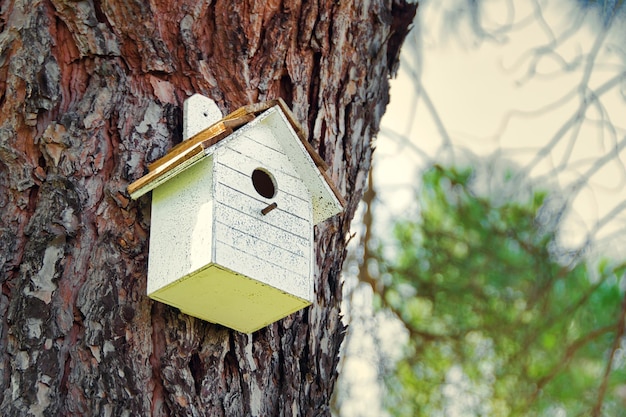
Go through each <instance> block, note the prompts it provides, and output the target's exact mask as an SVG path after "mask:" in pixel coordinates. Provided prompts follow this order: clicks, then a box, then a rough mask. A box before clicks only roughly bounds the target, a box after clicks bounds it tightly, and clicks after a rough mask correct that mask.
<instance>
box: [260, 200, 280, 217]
mask: <svg viewBox="0 0 626 417" xmlns="http://www.w3.org/2000/svg"><path fill="white" fill-rule="evenodd" d="M276 207H278V204H276V202H274V203H272V204H270V205H269V206H267V207H265V208H264V209H263V210H261V214H263V215H264V216H265V215H266V214H267V213H269V212H270V211H272V210H274V209H275V208H276Z"/></svg>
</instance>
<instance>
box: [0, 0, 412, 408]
mask: <svg viewBox="0 0 626 417" xmlns="http://www.w3.org/2000/svg"><path fill="white" fill-rule="evenodd" d="M415 8H416V6H415V5H406V4H404V2H403V1H401V0H393V1H392V0H386V1H385V0H371V1H360V2H352V1H334V0H318V1H310V2H300V1H293V2H291V1H285V2H282V1H280V0H274V1H256V2H255V1H245V2H233V1H230V0H228V1H218V0H215V1H197V0H183V1H178V0H177V1H173V0H169V1H168V0H151V1H144V0H102V1H100V0H82V1H70V0H40V1H27V0H5V1H0V94H1V95H0V108H1V109H0V213H1V216H0V271H1V273H0V284H1V286H2V292H1V295H0V414H1V415H3V416H23V415H34V416H40V415H41V416H43V415H46V416H51V415H55V416H56V415H81V416H82V415H99V416H100V415H102V416H139V415H152V416H175V415H176V416H187V415H188V416H204V415H206V416H220V415H226V416H244V415H253V416H270V415H311V416H313V415H328V414H329V401H330V397H331V393H332V390H333V385H334V382H335V379H336V366H337V361H338V352H339V346H340V344H341V341H342V339H343V332H344V330H345V329H344V326H343V324H342V323H341V315H340V311H339V305H340V300H341V283H340V276H339V274H340V269H341V264H342V261H343V259H344V254H345V242H346V239H347V234H348V230H349V225H350V220H351V219H352V216H353V214H354V211H355V209H356V206H357V204H358V202H359V200H360V198H361V195H362V192H363V187H364V182H365V178H366V176H367V172H368V169H369V167H370V160H371V156H372V146H371V142H372V137H373V135H374V134H375V133H376V132H377V130H378V125H379V121H380V118H381V116H382V114H383V111H384V109H385V106H386V104H387V102H388V78H389V75H390V72H391V71H393V69H394V65H396V62H397V58H398V52H399V47H400V45H401V43H402V40H403V38H404V36H405V34H406V32H407V30H408V29H407V28H408V24H409V22H410V21H411V19H412V17H413V14H414V13H415ZM196 92H198V93H202V94H205V95H207V96H210V97H212V98H213V99H214V100H216V101H217V102H218V104H219V105H220V107H221V108H222V110H223V111H224V112H228V111H231V110H234V109H236V108H238V107H239V106H241V105H245V104H248V103H252V102H257V101H261V100H266V99H271V98H276V97H282V98H283V99H284V100H285V101H286V102H287V103H288V104H289V105H290V106H291V107H292V108H293V111H294V113H295V115H296V116H297V118H298V119H299V120H300V121H301V122H302V124H303V126H304V129H305V130H306V131H307V132H308V134H309V138H310V139H309V140H310V142H311V143H312V144H313V146H314V147H315V148H316V149H317V150H318V151H319V153H320V154H321V156H322V157H323V158H324V159H325V160H326V162H328V164H329V165H330V167H331V168H330V172H329V174H330V175H331V177H332V178H333V179H334V181H336V183H337V185H338V187H339V189H340V190H341V192H342V194H343V195H344V196H345V197H346V200H347V202H348V204H347V207H346V210H345V212H344V213H343V214H342V215H340V216H336V217H335V218H333V219H331V220H329V221H327V222H326V223H324V224H323V225H321V226H320V227H318V228H317V229H316V233H315V239H316V242H317V243H316V245H317V248H316V257H317V268H316V294H317V301H316V303H315V304H314V305H313V306H311V307H309V308H307V309H306V310H304V311H302V312H300V313H296V314H294V315H291V316H290V317H288V318H286V319H284V320H282V321H280V322H279V323H276V324H274V325H271V326H269V327H267V328H265V329H263V330H261V331H258V332H256V333H255V334H253V335H251V336H249V335H245V334H240V333H237V332H234V331H230V330H228V329H225V328H222V327H220V326H217V325H213V324H209V323H206V322H203V321H200V320H197V319H194V318H192V317H189V316H186V315H184V314H180V313H179V312H178V311H176V310H175V309H172V308H170V307H168V306H165V305H163V304H160V303H156V302H152V301H150V300H149V299H148V298H147V297H146V296H145V287H146V269H147V254H148V235H149V229H150V205H149V203H150V199H149V197H146V198H142V199H141V200H140V201H138V202H133V201H130V200H129V197H128V195H127V193H126V186H127V185H128V183H129V182H131V181H133V180H135V179H137V178H139V177H140V176H142V175H143V174H144V173H145V172H146V169H147V168H146V167H147V164H148V163H150V162H152V161H154V160H155V159H157V158H159V157H160V156H162V155H164V154H165V153H166V151H167V150H168V149H169V148H170V147H172V146H173V145H174V144H176V143H177V142H179V141H180V140H181V106H182V102H183V100H184V99H185V98H186V97H187V96H189V95H191V94H193V93H196Z"/></svg>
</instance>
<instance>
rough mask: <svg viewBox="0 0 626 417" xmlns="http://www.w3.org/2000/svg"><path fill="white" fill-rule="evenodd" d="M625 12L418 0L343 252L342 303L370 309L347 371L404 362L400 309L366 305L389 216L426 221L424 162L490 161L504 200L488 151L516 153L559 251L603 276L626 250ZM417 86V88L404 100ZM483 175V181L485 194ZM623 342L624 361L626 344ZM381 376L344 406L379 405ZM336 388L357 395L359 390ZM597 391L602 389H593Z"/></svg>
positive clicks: (507, 193) (616, 7) (359, 325)
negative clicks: (419, 195)
mask: <svg viewBox="0 0 626 417" xmlns="http://www.w3.org/2000/svg"><path fill="white" fill-rule="evenodd" d="M623 19H624V8H623V2H621V1H617V2H615V1H569V0H563V1H555V0H551V1H530V2H516V1H504V2H490V1H464V0H461V1H448V2H429V1H423V2H421V4H420V13H419V15H418V16H417V19H416V21H415V28H414V30H413V31H412V32H411V34H410V35H409V39H408V41H407V44H406V45H405V47H404V48H403V56H402V63H401V65H400V70H399V80H398V81H397V82H399V83H401V84H400V85H398V87H397V89H396V87H395V86H394V87H392V97H393V98H394V100H392V105H391V107H390V109H389V112H388V113H387V114H388V115H394V116H398V117H395V118H388V119H387V120H388V122H387V123H386V122H385V120H383V127H382V129H381V133H382V134H381V138H380V139H379V140H378V145H377V153H376V158H377V159H376V160H375V169H374V175H373V179H374V181H373V182H374V183H375V185H376V187H375V190H373V191H372V192H366V197H367V196H370V197H371V198H369V199H367V201H366V205H364V209H363V218H364V222H363V225H362V226H361V227H360V228H357V229H355V230H357V232H360V239H354V242H355V243H357V244H356V245H355V246H354V248H355V250H354V252H353V256H352V259H350V262H347V268H346V272H347V273H346V276H347V282H346V288H347V289H348V290H349V291H348V296H347V300H346V305H347V306H348V307H349V308H352V306H358V308H359V309H360V311H358V312H357V313H354V314H353V313H352V310H348V316H349V318H350V319H351V320H350V323H351V326H350V328H351V329H352V330H353V331H354V335H350V334H349V335H348V341H350V342H351V341H354V343H348V345H347V346H346V350H345V352H347V354H346V355H345V357H346V361H345V362H346V363H348V368H349V369H354V367H353V365H352V364H353V363H354V362H356V360H352V357H354V356H357V360H360V361H361V364H363V363H367V362H369V365H370V369H371V372H372V373H373V374H377V375H378V376H379V378H382V377H383V376H384V375H385V374H386V373H387V372H389V371H390V370H394V369H395V368H394V366H393V361H394V357H393V355H391V357H390V354H389V352H390V351H394V352H396V353H397V350H396V349H394V348H393V346H389V345H390V344H391V343H386V341H387V340H394V342H395V344H396V345H399V344H401V343H400V342H399V341H400V340H405V339H403V337H406V334H403V333H402V332H401V331H400V332H398V331H395V332H390V331H389V329H390V328H394V326H396V325H397V323H398V321H396V320H389V317H390V314H388V313H380V314H373V316H366V314H365V313H363V312H362V309H363V308H364V307H365V308H367V307H368V306H371V300H372V298H375V296H376V294H377V293H378V294H380V293H382V292H383V289H384V287H385V285H386V284H389V281H388V279H389V275H386V276H384V277H377V276H375V275H374V276H372V274H371V273H374V272H375V271H376V269H377V268H376V266H377V262H376V259H375V255H376V253H375V249H376V247H378V245H379V243H380V242H381V241H382V242H385V241H386V239H388V238H389V237H390V235H391V225H390V223H391V222H392V221H393V220H395V219H397V218H399V217H406V216H412V217H407V218H408V219H410V220H407V221H409V222H414V223H419V221H420V220H419V215H420V211H419V210H420V209H417V208H415V206H416V205H419V204H420V202H419V201H416V200H415V199H414V193H412V191H409V190H414V189H415V187H416V186H418V187H419V186H420V185H419V184H420V181H421V177H422V174H423V172H424V171H425V170H427V169H429V168H430V167H432V166H434V165H437V164H439V165H441V166H445V167H450V166H459V165H461V166H472V167H473V168H474V169H476V170H478V171H483V170H484V171H486V172H487V173H486V174H485V175H481V177H482V178H492V179H494V181H495V182H496V183H497V184H496V185H497V186H496V187H495V188H489V187H487V189H490V190H491V191H492V192H493V193H491V194H490V193H487V192H484V193H482V194H481V195H482V196H489V198H490V199H495V200H493V202H494V203H496V204H495V206H498V205H501V204H503V203H504V202H506V201H507V199H510V198H514V197H516V195H515V193H513V194H512V192H513V191H512V190H511V189H506V188H504V187H502V184H503V183H502V178H503V177H502V176H501V175H500V174H501V171H498V170H495V171H493V170H492V168H493V167H491V166H489V164H487V165H485V164H484V157H485V156H486V155H490V156H492V157H493V158H494V159H495V160H498V159H502V160H513V161H515V163H516V165H517V167H518V169H516V170H515V171H514V172H515V176H516V181H515V182H511V181H509V182H508V183H509V184H514V185H512V186H510V188H512V189H513V190H514V191H516V190H518V189H519V188H517V187H519V184H523V185H524V186H525V187H530V189H531V190H550V192H549V193H548V194H547V198H546V200H545V202H544V203H545V205H546V206H547V207H548V208H547V209H544V210H542V218H541V219H542V221H543V222H548V221H549V222H552V229H551V230H552V233H554V239H552V240H551V242H552V243H551V244H550V247H549V250H550V253H551V255H553V258H552V260H551V262H556V263H557V264H559V265H570V266H574V265H585V267H584V268H585V269H586V271H587V272H586V273H588V275H589V276H591V277H592V278H594V279H595V278H596V277H597V276H598V274H599V269H598V267H597V265H596V263H597V262H599V261H598V259H601V258H602V257H605V258H606V257H607V256H609V255H612V256H614V257H615V258H616V259H623V251H622V250H621V249H622V248H623V247H624V244H623V237H624V236H626V235H625V234H624V225H625V224H626V223H625V222H624V220H625V214H626V211H625V210H624V208H625V207H626V193H625V192H624V191H625V190H626V189H625V188H624V186H623V184H624V180H625V179H626V175H625V172H626V170H625V169H624V162H623V161H624V156H625V152H624V147H625V145H626V140H625V139H624V138H625V137H626V125H625V124H624V123H623V117H621V114H623V113H624V111H626V104H625V103H626V101H624V79H625V78H624V76H625V71H624V69H625V68H626V65H625V60H624V57H626V51H625V50H624V46H623V38H624V33H623V28H624V25H623V22H624V20H623ZM433 50H434V52H433ZM441 50H444V51H447V53H441ZM485 51H488V52H485ZM441 55H445V57H444V58H440V56H441ZM477 61H480V62H482V63H485V62H489V63H491V65H490V66H489V65H476V62H477ZM455 68H460V69H461V70H460V71H455V70H454V69H455ZM433 74H437V75H433ZM496 82H498V83H496ZM408 90H411V92H412V94H411V95H408V94H407V95H406V98H405V99H404V100H403V101H402V100H400V101H398V96H402V95H404V92H405V91H408ZM394 103H399V104H398V105H397V106H396V105H395V104H394ZM391 172H395V173H396V175H395V176H392V175H390V173H391ZM414 172H415V174H414ZM486 184H487V181H481V183H480V184H479V185H476V184H474V186H475V187H479V188H480V189H481V190H482V191H484V188H485V186H486ZM371 187H374V185H373V184H371ZM526 195H527V197H529V196H530V194H528V192H527V194H526ZM407 201H410V202H409V203H406V202H407ZM407 207H409V209H407ZM547 213H549V214H550V215H547ZM368 219H369V221H368ZM387 243H388V242H387ZM386 255H388V256H389V257H387V258H385V259H387V260H389V259H393V258H392V257H391V256H390V254H389V253H386ZM587 261H591V264H589V266H586V262H587ZM609 265H610V264H609ZM382 267H383V268H384V265H382ZM609 270H610V268H609ZM351 277H352V279H351ZM357 279H358V280H360V281H359V282H360V284H359V283H357ZM386 279H387V280H386ZM403 300H404V301H406V302H408V300H407V299H404V298H403ZM370 308H371V307H370ZM383 311H384V310H383ZM364 316H366V317H364ZM617 318H618V316H615V319H616V320H617ZM399 322H400V324H401V325H404V323H403V322H402V321H401V320H400V321H399ZM617 339H619V338H616V339H611V337H610V336H609V337H608V340H617ZM363 340H366V341H370V342H371V346H372V348H371V349H368V347H369V346H370V345H368V344H367V342H363ZM622 343H623V342H622ZM598 346H601V348H602V349H605V352H606V353H607V354H608V352H610V351H611V348H612V346H611V343H609V342H607V343H604V344H600V345H598ZM381 347H382V348H381ZM617 352H618V354H617V358H618V360H617V361H616V364H618V365H619V364H622V363H623V362H622V361H621V359H619V358H621V356H620V355H621V353H620V352H621V348H619V349H618V351H617ZM395 358H397V356H395ZM415 360H418V358H416V359H415ZM554 360H557V358H556V357H555V358H554ZM618 365H615V366H618ZM620 366H623V365H620ZM344 375H345V374H344ZM361 375H366V374H365V373H361ZM457 375H460V374H458V373H457ZM340 386H343V383H340ZM371 387H372V385H370V386H369V387H366V388H365V389H370V391H368V394H370V395H368V394H365V395H362V396H360V397H359V398H358V399H353V400H350V399H347V398H346V397H345V396H344V397H343V401H342V400H338V401H337V402H338V403H342V404H347V405H348V406H346V407H344V408H345V410H346V412H345V413H343V412H342V413H341V415H342V416H354V415H359V416H367V415H379V414H380V413H381V412H380V411H378V412H376V411H374V412H371V411H369V410H371V409H372V408H373V407H371V404H369V405H370V406H369V407H367V406H363V407H362V408H361V409H360V410H359V412H358V413H355V412H352V413H351V412H350V411H353V410H354V409H355V407H354V406H353V404H354V403H357V402H360V403H364V402H366V401H367V400H368V399H369V398H371V397H375V396H374V395H371V393H372V392H376V391H371ZM374 388H377V387H376V386H374ZM620 390H621V391H620ZM618 391H620V392H623V387H622V388H619V389H618ZM339 392H340V393H341V392H351V393H352V394H354V389H353V388H350V387H348V388H345V387H344V388H343V389H342V390H339ZM590 392H591V393H594V395H595V394H598V393H599V392H600V390H599V389H598V387H597V386H596V388H595V389H593V390H591V391H590ZM622 395H623V394H622ZM381 398H383V399H384V398H385V395H384V393H383V395H382V396H381ZM457 398H461V396H458V397H457ZM468 398H472V397H471V396H469V397H468ZM474 398H475V397H474ZM598 398H599V397H598ZM620 398H621V397H620ZM458 401H459V402H458V404H462V401H461V400H460V399H459V400H458ZM587 404H589V403H587ZM374 409H375V408H374ZM348 410H350V411H348ZM594 412H595V411H594Z"/></svg>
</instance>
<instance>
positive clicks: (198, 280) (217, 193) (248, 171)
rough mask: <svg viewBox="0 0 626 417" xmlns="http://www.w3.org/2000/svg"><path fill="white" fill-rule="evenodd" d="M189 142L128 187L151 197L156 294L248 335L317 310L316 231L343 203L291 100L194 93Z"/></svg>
mask: <svg viewBox="0 0 626 417" xmlns="http://www.w3.org/2000/svg"><path fill="white" fill-rule="evenodd" d="M183 139H184V140H183V142H181V143H180V144H178V145H177V146H175V147H174V148H173V149H172V150H171V151H170V152H169V153H168V154H167V155H165V156H164V157H163V158H161V159H159V160H157V161H155V162H154V163H152V164H151V165H150V166H149V167H148V168H149V172H148V173H147V174H146V175H145V176H143V177H142V178H140V179H138V180H137V181H135V182H134V183H132V184H131V185H130V186H129V187H128V191H129V193H130V195H131V197H132V198H133V199H137V198H139V197H141V196H142V195H143V194H145V193H147V192H149V191H152V217H151V225H150V253H149V258H148V285H147V292H148V296H149V297H150V298H152V299H154V300H157V301H160V302H163V303H165V304H169V305H171V306H174V307H177V308H178V309H180V310H181V311H182V312H184V313H186V314H189V315H191V316H195V317H198V318H201V319H203V320H206V321H209V322H214V323H219V324H222V325H224V326H227V327H230V328H233V329H236V330H239V331H241V332H244V333H251V332H253V331H255V330H258V329H260V328H262V327H264V326H266V325H268V324H270V323H273V322H275V321H277V320H279V319H281V318H283V317H285V316H287V315H289V314H291V313H293V312H295V311H298V310H300V309H302V308H304V307H306V306H308V305H309V304H311V303H312V301H313V289H314V288H313V282H314V280H313V270H314V268H313V266H314V264H313V262H314V257H313V251H314V247H315V245H314V241H313V226H314V225H315V224H317V223H320V222H322V221H324V220H325V219H327V218H329V217H330V216H333V215H334V214H337V213H339V212H340V211H341V210H342V207H343V204H344V203H343V199H342V198H341V196H340V195H339V193H338V192H337V190H336V188H335V187H334V185H333V183H332V181H331V180H330V179H329V177H328V176H327V174H326V169H327V167H326V165H325V163H324V161H323V160H322V159H321V158H320V157H319V155H317V153H315V151H314V150H313V149H312V148H311V146H310V145H309V143H308V142H307V141H306V140H305V137H304V135H303V133H302V130H301V128H300V127H299V125H298V123H297V122H296V121H295V119H294V116H293V115H292V114H291V112H290V110H289V109H288V108H287V106H286V105H285V103H284V102H283V101H282V100H276V101H271V102H267V103H260V104H254V105H250V106H247V107H243V108H241V109H239V110H237V111H235V112H233V113H231V114H229V115H228V116H226V117H224V118H222V114H221V112H220V110H219V108H218V107H217V105H216V104H215V103H214V102H213V100H211V99H208V98H206V97H204V96H201V95H198V94H196V95H194V96H192V97H190V98H189V99H187V100H186V102H185V104H184V115H183Z"/></svg>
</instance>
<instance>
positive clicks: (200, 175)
mask: <svg viewBox="0 0 626 417" xmlns="http://www.w3.org/2000/svg"><path fill="white" fill-rule="evenodd" d="M212 169H213V164H212V161H211V158H204V159H203V160H201V161H199V162H198V163H196V164H195V165H193V166H191V167H190V168H188V169H186V170H185V171H184V172H182V173H180V174H178V175H177V176H175V177H173V178H171V179H170V180H168V181H167V182H165V183H163V184H161V185H160V186H159V187H157V188H155V189H154V190H153V192H152V219H151V230H150V256H149V260H148V294H150V293H152V292H154V291H156V290H158V289H159V288H162V287H164V286H166V285H168V284H170V283H172V282H174V281H176V280H177V279H179V278H181V277H183V276H185V275H187V274H189V273H190V272H192V271H195V270H197V269H199V268H202V267H203V266H205V265H207V264H209V263H210V262H211V261H212V251H213V244H212V236H213V210H214V207H213V202H214V196H213V193H214V191H213V175H212Z"/></svg>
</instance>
